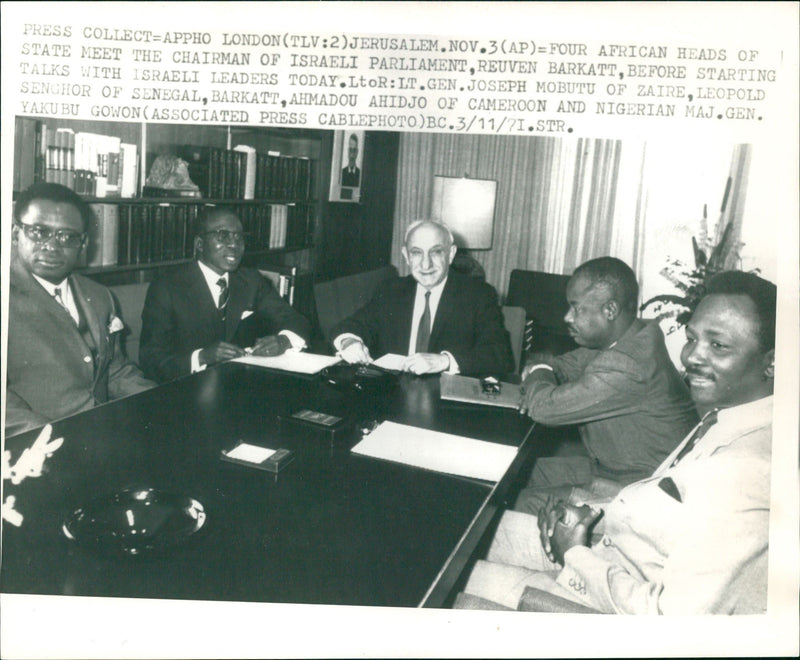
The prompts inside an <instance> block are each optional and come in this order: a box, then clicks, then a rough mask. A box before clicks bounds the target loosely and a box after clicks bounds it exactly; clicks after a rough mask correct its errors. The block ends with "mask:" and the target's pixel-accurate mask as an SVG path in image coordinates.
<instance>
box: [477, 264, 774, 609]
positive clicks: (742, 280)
mask: <svg viewBox="0 0 800 660" xmlns="http://www.w3.org/2000/svg"><path fill="white" fill-rule="evenodd" d="M776 300H777V291H776V288H775V285H773V284H772V283H770V282H767V281H766V280H763V279H761V278H760V277H758V276H756V275H754V274H752V273H741V272H736V271H730V272H726V273H722V274H719V275H717V276H716V277H714V278H713V279H712V280H711V281H710V282H709V284H708V287H707V294H706V296H705V297H704V298H703V300H702V301H701V302H700V304H699V305H698V307H697V309H696V310H695V312H694V314H693V316H692V319H691V321H690V322H689V324H688V326H687V329H686V338H687V341H686V345H685V346H684V348H683V352H682V353H681V361H682V362H683V365H684V367H686V372H687V378H688V381H689V385H690V389H691V394H692V398H693V400H694V402H695V404H696V405H697V407H698V408H699V409H701V410H705V411H707V413H706V414H705V416H704V417H703V419H702V420H701V422H700V424H698V426H697V427H696V428H695V430H694V431H692V432H691V433H690V434H689V435H688V436H687V437H686V438H685V439H684V441H683V442H682V443H680V445H679V446H678V447H677V448H676V449H675V451H673V452H672V453H671V454H670V455H669V456H668V457H667V458H666V460H665V461H664V462H663V463H662V464H661V465H660V466H659V467H658V468H657V469H656V471H655V472H654V473H653V475H652V476H651V477H649V478H647V479H643V480H641V481H638V482H636V483H634V484H631V485H630V486H628V487H626V488H624V489H623V490H622V491H621V492H620V493H619V495H618V496H617V497H616V498H615V499H614V500H613V501H612V502H611V504H610V505H608V506H607V507H606V509H605V516H604V520H605V531H604V534H603V536H602V538H601V539H600V540H599V541H598V542H597V543H595V544H594V545H592V546H591V547H590V539H591V531H592V528H593V526H594V524H595V523H596V522H597V520H598V519H599V517H600V516H601V515H602V512H601V511H599V510H595V509H592V508H591V507H588V506H580V507H579V506H574V505H570V504H568V503H566V502H563V501H561V502H549V503H548V504H547V505H546V506H545V507H543V508H542V509H541V510H540V511H539V515H538V517H536V516H531V515H528V514H524V513H519V512H515V511H507V512H506V513H505V514H504V515H503V518H502V519H501V522H500V526H499V528H498V531H497V534H496V536H495V538H494V540H493V542H492V545H491V547H490V549H489V552H488V555H487V560H488V561H480V562H478V564H477V565H476V567H475V569H474V571H473V572H472V575H471V576H470V578H469V581H468V583H467V586H466V588H465V591H466V592H468V593H470V594H473V595H476V596H480V597H483V598H486V599H488V600H490V601H494V602H497V603H500V604H501V605H504V606H506V607H511V608H515V607H516V606H517V603H518V602H519V600H520V597H521V596H522V594H523V592H524V590H525V588H526V587H529V586H531V587H536V588H538V589H540V590H544V591H546V592H549V593H551V594H554V595H557V596H560V597H562V598H567V599H569V600H572V601H575V602H577V603H580V604H583V605H588V606H589V607H592V608H594V609H596V610H599V611H601V612H607V613H647V614H681V615H690V614H711V613H728V614H751V613H762V612H765V611H766V604H767V554H768V552H767V551H768V544H769V507H770V454H771V439H772V399H773V397H772V392H773V383H774V370H775V367H774V365H775V310H776ZM562 566H563V568H562Z"/></svg>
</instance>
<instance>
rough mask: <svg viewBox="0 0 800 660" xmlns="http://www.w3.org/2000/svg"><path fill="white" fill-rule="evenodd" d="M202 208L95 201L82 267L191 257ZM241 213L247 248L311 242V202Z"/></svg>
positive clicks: (297, 245)
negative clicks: (96, 202) (98, 202)
mask: <svg viewBox="0 0 800 660" xmlns="http://www.w3.org/2000/svg"><path fill="white" fill-rule="evenodd" d="M201 208H202V204H159V203H153V204H93V205H92V209H93V211H94V216H95V217H94V221H93V222H92V225H91V227H90V228H89V239H88V243H87V246H86V249H85V250H84V262H83V264H82V265H84V266H86V267H89V268H93V267H101V266H126V265H136V264H149V263H158V262H165V261H175V260H180V259H190V258H191V257H192V255H193V251H194V226H195V221H196V219H197V215H198V213H199V211H200V209H201ZM239 215H240V219H241V220H242V225H243V227H244V230H245V233H246V234H247V235H248V236H247V244H246V247H247V249H248V250H250V251H258V250H267V249H283V248H286V249H293V248H303V247H306V246H308V245H310V243H311V237H312V234H313V230H314V226H313V207H311V206H308V205H295V204H263V205H258V206H255V205H253V206H244V207H242V208H241V209H240V210H239Z"/></svg>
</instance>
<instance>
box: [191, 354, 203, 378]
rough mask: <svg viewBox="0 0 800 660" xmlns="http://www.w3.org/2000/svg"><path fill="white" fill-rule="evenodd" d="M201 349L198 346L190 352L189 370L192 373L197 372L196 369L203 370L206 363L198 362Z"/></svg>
mask: <svg viewBox="0 0 800 660" xmlns="http://www.w3.org/2000/svg"><path fill="white" fill-rule="evenodd" d="M202 350H203V349H202V348H198V349H197V350H196V351H194V352H193V353H192V362H191V370H192V373H193V374H194V373H197V372H198V371H205V368H206V365H205V364H200V351H202Z"/></svg>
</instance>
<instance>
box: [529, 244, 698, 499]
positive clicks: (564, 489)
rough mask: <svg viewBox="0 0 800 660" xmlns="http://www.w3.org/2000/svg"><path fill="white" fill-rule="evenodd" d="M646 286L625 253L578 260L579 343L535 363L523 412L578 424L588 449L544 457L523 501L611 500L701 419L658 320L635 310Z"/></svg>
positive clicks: (574, 325) (573, 326) (575, 314)
mask: <svg viewBox="0 0 800 660" xmlns="http://www.w3.org/2000/svg"><path fill="white" fill-rule="evenodd" d="M638 296H639V286H638V284H637V282H636V276H635V275H634V273H633V271H632V270H631V269H630V268H629V267H628V266H627V265H626V264H625V263H624V262H622V261H620V260H619V259H615V258H613V257H600V258H599V259H592V260H591V261H587V262H586V263H584V264H582V265H581V266H579V267H578V268H577V269H576V270H575V272H574V273H573V275H572V277H571V278H570V280H569V282H568V284H567V301H568V303H569V311H568V312H567V315H566V316H565V317H564V320H565V321H566V323H567V326H568V328H569V331H570V334H571V335H572V336H573V338H574V339H575V341H576V343H578V344H579V346H580V348H578V349H576V350H574V351H571V352H569V353H566V354H564V355H561V356H558V357H555V358H550V359H549V360H547V362H546V363H540V364H535V365H532V366H528V367H527V368H526V369H525V372H524V376H525V378H524V388H525V394H524V395H523V400H522V403H521V405H520V412H523V413H524V412H527V413H528V415H530V417H531V418H532V419H533V420H535V421H536V422H539V423H540V424H545V425H547V426H563V425H570V424H577V425H579V426H578V431H579V433H580V436H581V440H582V443H583V446H584V448H585V450H586V454H587V455H585V456H564V457H549V458H540V459H538V460H537V461H536V464H535V465H534V469H533V474H532V476H531V479H530V481H529V483H528V488H525V489H523V490H522V492H521V493H520V495H519V497H518V498H517V502H516V505H515V507H514V508H515V509H516V510H518V511H525V512H527V513H536V512H537V511H538V510H539V508H540V507H541V506H542V505H543V504H544V502H545V501H546V500H547V497H548V496H553V497H558V498H562V499H567V500H569V499H570V498H572V500H573V501H577V500H581V501H589V500H591V501H594V502H602V501H608V500H610V499H611V498H612V497H613V496H614V495H615V494H616V493H617V492H618V491H619V489H620V488H622V486H625V485H627V484H629V483H632V482H634V481H636V480H638V479H642V478H644V477H646V476H648V475H649V474H651V473H652V471H653V470H654V469H655V468H656V467H657V466H658V465H659V464H660V463H661V461H663V460H664V458H665V457H666V456H667V454H669V453H670V452H671V451H672V450H673V449H674V448H675V446H676V445H677V444H678V442H680V440H681V438H683V437H684V436H685V435H686V433H688V431H689V430H690V429H691V428H692V427H693V426H694V424H695V423H696V422H697V413H696V411H695V409H694V406H693V405H692V402H691V400H690V398H689V392H688V390H687V389H686V386H685V385H684V383H683V382H682V381H681V378H680V375H679V374H678V372H677V370H676V369H675V367H674V365H673V364H672V361H671V360H670V358H669V355H668V353H667V349H666V346H665V345H664V335H663V333H662V332H661V330H660V328H659V327H658V325H657V324H656V322H655V321H652V322H647V321H643V320H641V319H637V318H636V313H637V305H638Z"/></svg>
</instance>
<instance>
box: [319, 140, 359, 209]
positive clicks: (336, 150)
mask: <svg viewBox="0 0 800 660" xmlns="http://www.w3.org/2000/svg"><path fill="white" fill-rule="evenodd" d="M363 154H364V131H336V132H335V134H334V136H333V162H332V163H331V188H330V194H329V195H328V199H329V200H330V201H331V202H358V201H360V199H361V181H362V177H363V174H364V173H363V171H362V169H361V167H362V163H363Z"/></svg>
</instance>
